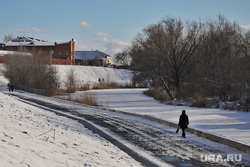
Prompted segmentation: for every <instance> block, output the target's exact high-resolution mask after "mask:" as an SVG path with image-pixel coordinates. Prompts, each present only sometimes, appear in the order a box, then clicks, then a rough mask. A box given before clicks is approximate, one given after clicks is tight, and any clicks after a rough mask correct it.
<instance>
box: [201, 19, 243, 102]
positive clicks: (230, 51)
mask: <svg viewBox="0 0 250 167" xmlns="http://www.w3.org/2000/svg"><path fill="white" fill-rule="evenodd" d="M240 41H241V36H240V28H239V26H238V25H237V24H236V23H230V22H229V21H227V19H226V18H225V17H223V16H221V15H219V16H218V18H217V20H216V21H209V22H207V23H205V24H204V29H203V33H202V35H201V40H200V47H199V51H198V52H197V54H198V57H199V66H198V69H197V75H196V77H197V78H199V79H201V80H202V82H203V84H202V83H200V84H202V85H206V86H208V88H210V89H211V91H214V92H215V94H216V95H218V96H219V97H220V98H221V99H222V100H223V101H226V100H228V98H229V97H230V96H229V94H231V93H232V91H233V90H234V89H235V88H236V85H239V83H238V82H239V80H236V78H238V79H239V76H244V75H242V74H243V73H242V74H239V73H238V72H239V71H242V70H243V69H241V70H240V60H241V57H242V56H243V55H242V51H241V47H240ZM197 81H198V80H197Z"/></svg>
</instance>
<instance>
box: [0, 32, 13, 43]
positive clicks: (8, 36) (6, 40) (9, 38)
mask: <svg viewBox="0 0 250 167" xmlns="http://www.w3.org/2000/svg"><path fill="white" fill-rule="evenodd" d="M13 38H14V35H13V34H7V35H4V38H3V42H4V43H7V42H9V41H10V40H12V39H13Z"/></svg>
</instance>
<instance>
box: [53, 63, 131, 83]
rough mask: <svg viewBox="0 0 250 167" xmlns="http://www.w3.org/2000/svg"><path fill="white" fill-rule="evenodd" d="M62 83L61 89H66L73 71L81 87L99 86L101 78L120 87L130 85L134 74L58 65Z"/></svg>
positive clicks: (126, 71) (93, 67) (127, 71)
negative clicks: (86, 85) (70, 72)
mask: <svg viewBox="0 0 250 167" xmlns="http://www.w3.org/2000/svg"><path fill="white" fill-rule="evenodd" d="M56 68H57V71H58V73H59V74H60V75H59V77H60V78H59V79H60V82H61V87H64V84H65V82H66V81H67V74H68V72H69V71H70V70H71V69H73V71H74V74H75V76H76V79H77V82H78V84H79V85H83V84H90V85H94V84H98V83H99V78H100V79H101V80H102V79H104V81H105V82H106V83H112V82H114V83H117V84H118V85H122V86H125V85H130V84H131V79H132V77H133V72H131V71H129V70H124V69H114V68H105V67H95V66H78V65H76V66H69V65H57V66H56Z"/></svg>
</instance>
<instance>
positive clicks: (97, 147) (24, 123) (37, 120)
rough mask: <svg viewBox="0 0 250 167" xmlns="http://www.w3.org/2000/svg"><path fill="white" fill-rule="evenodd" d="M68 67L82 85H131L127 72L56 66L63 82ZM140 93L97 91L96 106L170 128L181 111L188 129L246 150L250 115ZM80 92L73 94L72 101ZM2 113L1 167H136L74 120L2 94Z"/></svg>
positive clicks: (2, 80)
mask: <svg viewBox="0 0 250 167" xmlns="http://www.w3.org/2000/svg"><path fill="white" fill-rule="evenodd" d="M1 68H3V67H2V65H0V69H1ZM71 68H74V71H75V73H76V76H77V77H78V78H77V79H78V80H79V82H80V83H89V84H95V83H98V79H99V78H100V79H102V78H104V80H105V81H109V82H116V83H118V84H121V85H124V84H129V83H130V79H131V78H132V76H133V73H132V72H129V71H127V70H116V69H109V68H103V67H83V66H57V69H58V71H59V74H60V80H61V82H62V83H63V82H64V81H65V80H66V74H67V72H68V71H69V70H70V69H71ZM7 83H8V81H7V80H6V79H5V78H4V77H3V76H1V75H0V89H2V90H3V89H6V84H7ZM144 90H145V89H113V90H98V91H97V93H98V101H99V103H100V104H102V105H103V106H104V107H107V108H112V109H116V110H121V111H126V112H132V113H137V114H147V115H151V116H154V117H157V118H160V119H164V120H167V121H171V122H174V123H177V122H178V117H179V115H180V114H181V111H182V110H183V109H185V110H186V111H187V114H188V116H189V119H190V127H192V128H196V129H200V130H203V131H207V132H210V133H214V134H216V135H219V136H224V137H226V138H230V139H233V140H237V141H239V142H242V143H245V144H248V145H250V113H245V112H237V111H227V110H221V109H204V108H194V107H186V106H173V105H165V104H161V103H159V102H158V101H156V100H154V99H153V98H151V97H148V96H145V95H144V94H143V91H144ZM81 93H82V92H76V93H75V94H74V96H79V94H81ZM0 109H1V110H0V112H1V118H0V121H1V127H0V147H1V149H0V152H1V154H0V159H1V165H2V164H3V166H18V165H20V166H22V165H23V166H25V165H26V166H27V165H30V166H39V165H38V164H41V165H40V166H74V165H75V166H81V165H82V162H85V164H86V165H85V166H140V164H138V163H137V162H135V161H134V160H133V159H131V158H130V157H129V156H127V155H126V154H125V153H123V152H121V151H120V150H118V149H117V148H116V147H114V146H113V145H112V144H110V143H108V142H107V141H105V140H103V139H101V138H100V137H98V136H96V135H94V134H92V133H91V132H90V131H88V130H87V129H86V128H84V127H83V126H82V125H81V124H78V123H77V122H75V121H72V120H69V119H66V118H63V117H58V116H56V115H54V114H52V113H47V112H44V110H42V109H34V108H33V107H31V106H28V105H24V104H23V103H22V104H21V103H20V102H18V101H15V100H13V99H12V98H10V97H9V96H7V95H4V94H0ZM54 132H55V134H54ZM53 137H55V139H54V138H53ZM69 138H70V139H72V140H69ZM107 145H109V147H107ZM87 146H89V147H87ZM93 159H94V160H95V161H93ZM2 160H4V161H2ZM80 162H81V163H80ZM62 164H64V165H62ZM79 164H80V165H79Z"/></svg>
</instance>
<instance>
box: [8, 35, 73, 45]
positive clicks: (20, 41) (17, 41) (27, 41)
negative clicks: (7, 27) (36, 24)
mask: <svg viewBox="0 0 250 167" xmlns="http://www.w3.org/2000/svg"><path fill="white" fill-rule="evenodd" d="M65 43H68V42H57V44H65ZM5 46H55V42H48V41H44V40H40V39H35V38H31V37H26V36H22V37H17V38H14V39H12V40H11V41H9V42H7V43H6V44H5Z"/></svg>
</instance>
